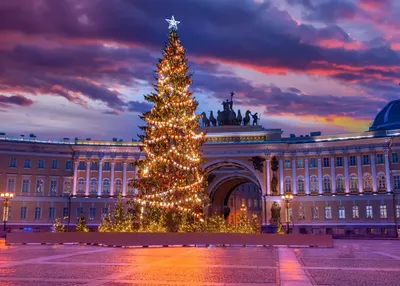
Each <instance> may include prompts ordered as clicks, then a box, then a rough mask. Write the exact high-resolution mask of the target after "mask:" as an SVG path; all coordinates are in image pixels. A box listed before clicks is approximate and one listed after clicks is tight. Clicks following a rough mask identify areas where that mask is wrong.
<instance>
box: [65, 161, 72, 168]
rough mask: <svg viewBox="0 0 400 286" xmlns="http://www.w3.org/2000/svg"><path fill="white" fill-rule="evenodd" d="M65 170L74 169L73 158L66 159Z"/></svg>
mask: <svg viewBox="0 0 400 286" xmlns="http://www.w3.org/2000/svg"><path fill="white" fill-rule="evenodd" d="M65 170H72V161H71V160H67V161H65Z"/></svg>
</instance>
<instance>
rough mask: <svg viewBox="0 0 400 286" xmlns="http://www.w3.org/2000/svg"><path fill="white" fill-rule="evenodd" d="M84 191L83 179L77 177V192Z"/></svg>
mask: <svg viewBox="0 0 400 286" xmlns="http://www.w3.org/2000/svg"><path fill="white" fill-rule="evenodd" d="M84 192H85V179H84V178H79V179H78V193H84Z"/></svg>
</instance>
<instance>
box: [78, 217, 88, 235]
mask: <svg viewBox="0 0 400 286" xmlns="http://www.w3.org/2000/svg"><path fill="white" fill-rule="evenodd" d="M76 231H77V232H89V229H88V228H87V226H86V220H85V216H84V214H81V215H80V216H79V218H78V223H77V224H76Z"/></svg>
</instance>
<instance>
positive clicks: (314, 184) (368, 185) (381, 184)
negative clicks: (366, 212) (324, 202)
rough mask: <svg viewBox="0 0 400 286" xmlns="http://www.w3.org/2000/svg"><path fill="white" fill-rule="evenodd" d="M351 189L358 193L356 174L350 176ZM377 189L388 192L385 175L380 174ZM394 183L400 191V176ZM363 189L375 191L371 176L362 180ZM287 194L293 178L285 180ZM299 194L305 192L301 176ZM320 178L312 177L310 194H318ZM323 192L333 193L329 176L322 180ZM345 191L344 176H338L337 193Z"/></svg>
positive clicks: (289, 191) (365, 175)
mask: <svg viewBox="0 0 400 286" xmlns="http://www.w3.org/2000/svg"><path fill="white" fill-rule="evenodd" d="M349 183H350V184H349V188H350V190H353V191H357V190H358V189H359V188H358V184H359V182H358V178H357V176H356V175H355V174H351V175H350V179H349ZM376 183H377V188H378V190H386V176H385V174H384V173H379V174H378V176H377V181H376ZM393 183H394V188H395V189H400V175H395V176H393ZM362 184H363V185H362V187H363V190H364V191H372V190H373V180H372V176H371V175H370V174H364V176H363V178H362ZM284 186H285V192H286V193H291V192H292V186H293V183H292V178H291V177H286V178H285V179H284ZM296 186H297V192H299V193H302V192H304V191H305V178H304V177H303V176H299V177H298V178H297V182H296ZM318 189H319V187H318V178H317V176H315V175H312V176H311V177H310V192H315V193H318ZM322 190H323V191H324V192H331V191H332V181H331V177H330V176H329V175H325V176H324V177H323V178H322ZM344 190H345V178H344V176H343V175H338V176H337V177H336V191H339V192H340V191H344Z"/></svg>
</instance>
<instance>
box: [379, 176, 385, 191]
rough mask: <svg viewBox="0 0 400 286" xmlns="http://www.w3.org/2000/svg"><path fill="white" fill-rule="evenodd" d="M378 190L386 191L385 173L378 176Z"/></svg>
mask: <svg viewBox="0 0 400 286" xmlns="http://www.w3.org/2000/svg"><path fill="white" fill-rule="evenodd" d="M378 190H386V176H385V175H384V174H383V173H379V174H378Z"/></svg>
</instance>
